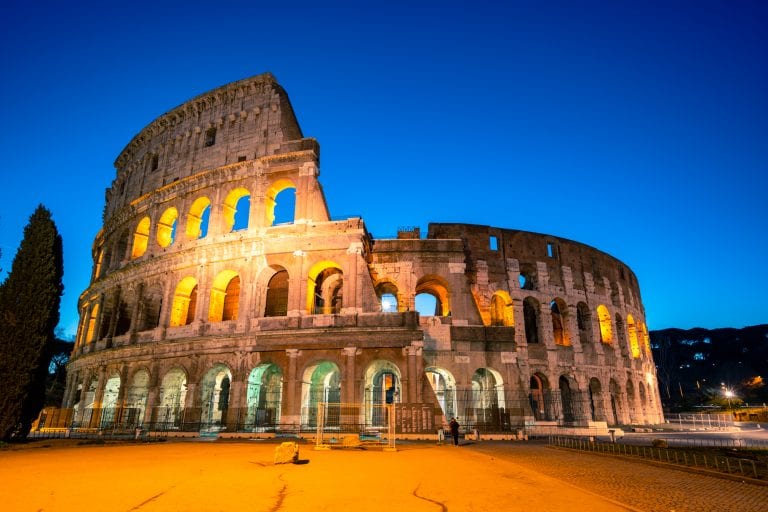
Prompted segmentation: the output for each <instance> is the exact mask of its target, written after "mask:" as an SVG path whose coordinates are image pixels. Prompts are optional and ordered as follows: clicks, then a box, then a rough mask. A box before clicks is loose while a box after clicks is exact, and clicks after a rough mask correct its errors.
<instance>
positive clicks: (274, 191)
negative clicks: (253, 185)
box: [264, 179, 296, 226]
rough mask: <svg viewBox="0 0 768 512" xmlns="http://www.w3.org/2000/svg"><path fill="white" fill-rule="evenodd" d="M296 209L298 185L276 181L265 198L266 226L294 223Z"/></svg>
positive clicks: (284, 180) (282, 180) (286, 181)
mask: <svg viewBox="0 0 768 512" xmlns="http://www.w3.org/2000/svg"><path fill="white" fill-rule="evenodd" d="M295 208H296V185H294V184H293V182H292V181H291V180H287V179H280V180H276V181H275V182H274V183H272V185H270V186H269V188H268V189H267V193H266V194H265V196H264V211H265V215H266V219H265V225H266V226H272V225H275V224H284V223H287V222H293V220H294V214H295Z"/></svg>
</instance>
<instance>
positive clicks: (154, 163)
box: [149, 154, 160, 172]
mask: <svg viewBox="0 0 768 512" xmlns="http://www.w3.org/2000/svg"><path fill="white" fill-rule="evenodd" d="M159 165H160V157H159V156H158V155H157V154H154V155H152V159H151V160H150V161H149V170H150V172H152V171H156V170H157V168H158V166H159Z"/></svg>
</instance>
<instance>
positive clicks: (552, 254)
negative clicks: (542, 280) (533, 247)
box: [547, 242, 555, 258]
mask: <svg viewBox="0 0 768 512" xmlns="http://www.w3.org/2000/svg"><path fill="white" fill-rule="evenodd" d="M547 256H548V257H550V258H554V257H555V244H553V243H552V242H547Z"/></svg>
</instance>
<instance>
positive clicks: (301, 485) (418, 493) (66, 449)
mask: <svg viewBox="0 0 768 512" xmlns="http://www.w3.org/2000/svg"><path fill="white" fill-rule="evenodd" d="M275 447H276V444H274V443H268V442H263V441H261V442H260V441H242V442H224V441H219V442H210V441H209V442H203V441H196V442H189V441H187V442H166V443H150V444H125V445H119V444H118V445H110V444H106V445H97V446H78V445H76V444H74V443H72V442H69V443H61V442H55V441H50V442H37V443H32V444H31V445H29V447H27V448H25V449H22V450H3V451H0V489H2V492H1V493H0V496H1V498H0V500H2V502H1V503H0V509H2V510H4V511H69V510H73V511H74V510H76V511H83V512H85V511H91V510H93V511H134V510H140V511H157V510H178V511H198V510H199V511H217V510H221V511H241V510H242V511H246V510H247V511H265V512H267V511H269V512H271V511H281V512H282V511H303V510H311V511H324V510H329V511H330V510H333V511H345V510H353V511H378V510H382V511H383V510H387V511H395V512H410V511H446V510H450V511H517V510H521V511H522V510H540V511H559V510H563V511H569V512H570V511H580V510H585V511H586V510H588V511H595V512H600V511H614V510H627V508H626V507H623V506H621V505H620V504H618V503H617V502H611V501H609V500H607V499H605V498H601V497H600V496H598V495H596V494H593V493H590V492H588V491H584V490H580V489H578V488H575V487H572V486H570V485H568V484H564V483H563V482H561V481H559V480H556V479H554V478H552V477H549V476H545V475H543V474H541V473H538V472H536V471H533V470H531V469H527V468H526V467H524V466H522V465H519V464H515V463H513V462H510V461H508V460H502V459H500V458H498V457H495V456H494V455H493V454H487V453H480V452H478V451H475V450H472V449H471V447H469V446H465V447H458V448H456V447H453V446H450V445H443V446H436V445H434V444H427V443H423V444H401V445H399V447H398V448H399V449H398V451H397V452H395V453H391V452H382V451H379V450H374V449H368V450H360V449H347V450H342V449H338V450H337V449H334V450H332V451H314V450H313V449H312V446H311V445H301V446H300V458H301V459H302V461H301V462H302V463H301V464H296V465H293V464H289V465H274V464H273V457H274V450H275Z"/></svg>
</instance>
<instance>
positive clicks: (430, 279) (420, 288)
mask: <svg viewBox="0 0 768 512" xmlns="http://www.w3.org/2000/svg"><path fill="white" fill-rule="evenodd" d="M423 293H424V294H427V295H431V296H432V297H434V298H435V311H434V313H433V315H434V316H449V315H450V314H451V303H450V294H449V292H448V282H447V281H446V280H445V279H443V278H442V277H440V276H438V275H434V274H428V275H426V276H423V277H422V278H421V279H419V281H418V282H417V283H416V297H417V298H418V296H419V295H421V294H423ZM426 313H428V312H424V313H422V312H421V311H419V314H421V315H425V314H426ZM426 316H432V315H429V314H426Z"/></svg>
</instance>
